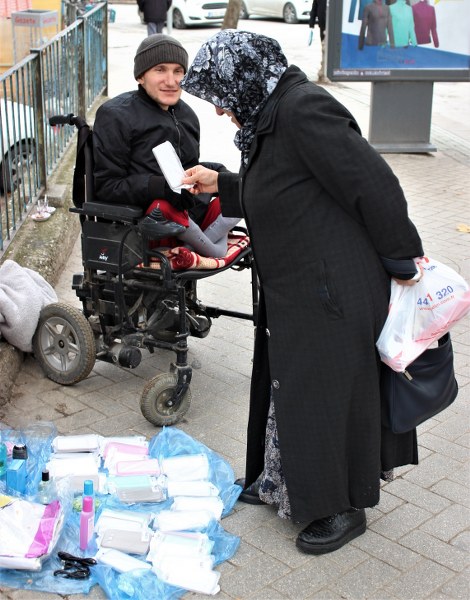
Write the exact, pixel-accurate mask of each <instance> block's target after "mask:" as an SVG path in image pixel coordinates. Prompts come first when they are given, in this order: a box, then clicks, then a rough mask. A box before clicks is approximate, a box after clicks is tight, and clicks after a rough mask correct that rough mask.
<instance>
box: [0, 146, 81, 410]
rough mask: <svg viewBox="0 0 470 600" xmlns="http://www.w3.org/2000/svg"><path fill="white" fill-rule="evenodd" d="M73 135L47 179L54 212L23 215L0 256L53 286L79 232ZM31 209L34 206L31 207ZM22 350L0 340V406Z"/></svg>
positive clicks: (8, 389) (13, 377)
mask: <svg viewBox="0 0 470 600" xmlns="http://www.w3.org/2000/svg"><path fill="white" fill-rule="evenodd" d="M75 146H76V138H75V137H74V138H72V141H71V143H70V145H69V147H68V148H67V150H66V151H65V153H64V157H63V159H62V161H61V163H60V165H59V167H58V169H57V171H56V172H55V173H54V174H53V176H51V178H50V180H49V181H48V189H47V194H48V198H49V204H50V205H51V206H55V207H56V209H57V210H56V212H55V213H54V215H53V216H52V217H51V218H50V219H49V220H48V221H45V222H44V223H38V222H35V221H33V220H32V219H30V218H29V215H28V216H26V218H25V221H24V222H23V223H22V225H21V227H20V229H19V230H18V232H17V234H16V235H15V237H14V238H13V240H12V242H11V244H10V245H9V247H8V248H7V250H6V252H5V254H4V255H3V257H2V261H1V262H3V261H4V260H7V259H9V260H14V261H15V262H16V263H18V264H19V265H20V266H22V267H27V268H28V269H32V270H34V271H36V272H38V273H39V274H40V275H42V277H44V279H45V280H46V281H47V282H48V283H50V284H51V285H52V287H55V285H56V284H57V281H58V279H59V277H60V274H61V272H62V270H63V268H64V266H65V264H66V263H67V260H68V258H69V256H70V253H71V251H72V248H73V246H74V244H75V242H76V240H77V236H78V235H79V233H80V223H79V220H78V218H77V215H75V214H73V213H70V212H69V208H70V207H71V206H72V205H73V203H72V183H71V182H72V174H73V168H74V166H75V152H76V148H75ZM33 210H34V209H33ZM24 357H25V354H24V353H23V352H21V351H20V350H18V349H17V348H15V347H14V346H11V345H10V344H9V343H8V342H6V341H4V340H2V341H0V407H1V406H3V405H4V404H6V403H7V402H8V401H9V399H10V397H11V392H12V389H13V386H14V384H15V381H16V377H17V375H18V373H19V371H20V369H21V365H22V363H23V360H24Z"/></svg>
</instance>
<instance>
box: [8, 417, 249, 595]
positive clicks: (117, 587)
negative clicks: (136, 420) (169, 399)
mask: <svg viewBox="0 0 470 600" xmlns="http://www.w3.org/2000/svg"><path fill="white" fill-rule="evenodd" d="M1 435H2V440H3V441H5V440H6V441H11V442H13V443H16V442H22V443H25V444H26V445H27V447H28V450H29V455H28V483H27V495H28V496H30V498H32V497H34V495H35V493H36V490H37V486H38V483H39V479H40V477H41V471H42V469H43V468H44V466H45V464H46V463H47V462H48V460H49V457H50V454H51V450H52V441H53V439H54V437H55V436H56V435H57V432H56V430H55V428H54V426H53V425H52V424H50V423H38V424H35V425H34V426H33V427H31V428H29V429H28V430H25V431H22V432H17V431H10V430H2V432H1ZM149 454H150V456H151V457H153V458H158V459H160V460H161V459H162V458H169V457H172V456H179V455H185V454H205V455H206V456H207V458H208V461H209V466H210V480H211V481H212V483H214V484H215V485H216V486H217V487H218V489H219V490H220V497H221V499H222V501H223V504H224V511H223V515H222V516H226V515H227V514H229V513H230V512H231V511H232V509H233V506H234V504H235V502H236V500H237V498H238V496H239V494H240V492H241V488H240V486H238V485H235V484H234V483H233V481H234V474H233V470H232V468H231V467H230V465H229V464H228V463H227V461H225V460H224V459H223V458H221V457H220V456H219V455H217V454H216V453H215V452H214V451H213V450H211V449H210V448H208V447H207V446H205V445H204V444H202V443H200V442H198V441H197V440H194V439H193V438H191V437H190V436H189V435H187V434H186V433H184V432H182V431H180V430H179V429H176V428H172V427H164V428H163V430H162V431H161V432H160V433H159V434H158V435H157V436H155V437H154V438H152V440H151V441H150V444H149ZM1 486H2V482H1V481H0V492H2V487H1ZM3 491H5V490H4V489H3ZM65 493H66V492H64V494H65ZM99 499H100V503H99V508H98V509H97V512H96V518H99V515H100V513H101V511H102V510H103V509H104V508H113V509H118V510H131V511H139V512H146V513H147V512H152V513H157V512H159V511H160V510H164V509H168V508H169V507H170V506H171V503H172V499H171V498H170V499H168V500H167V501H165V502H161V503H158V504H150V503H142V504H134V505H128V504H123V503H121V502H120V501H119V500H118V499H117V498H116V497H115V496H100V497H99ZM72 500H73V498H72V496H71V493H70V497H68V498H67V501H68V504H69V507H68V510H67V513H66V522H65V525H64V528H63V531H62V533H61V536H60V537H59V540H58V542H57V545H56V548H55V551H54V553H53V554H52V555H51V556H50V557H49V558H48V559H47V560H45V561H44V563H43V567H42V570H41V571H39V572H32V571H22V570H15V569H1V568H0V585H4V586H7V587H11V588H20V589H27V590H35V591H42V592H49V593H56V594H64V595H70V594H86V593H88V592H89V591H90V589H91V588H92V587H93V586H94V585H95V584H98V585H100V587H102V589H103V590H104V592H105V593H106V595H107V596H108V597H109V598H110V599H111V600H130V599H131V598H132V600H148V599H149V598H158V600H174V599H176V598H180V597H181V596H182V595H184V594H186V593H187V590H185V589H182V588H176V587H174V586H170V585H168V584H166V583H164V582H162V581H161V580H159V579H158V578H157V576H156V575H155V574H154V573H153V572H151V571H132V572H129V573H121V574H120V573H118V572H117V571H115V570H114V569H112V568H110V567H108V566H106V565H96V566H94V567H91V576H90V578H89V579H86V580H73V579H64V578H60V577H55V576H54V571H55V570H57V569H60V568H61V567H62V563H61V561H60V560H59V558H58V557H57V552H58V551H65V552H68V553H69V554H72V555H75V556H94V554H95V553H96V551H97V547H96V544H95V542H94V541H93V542H92V545H90V546H89V548H88V549H87V552H86V553H83V552H82V551H80V549H79V546H78V541H79V514H78V513H77V512H74V511H73V510H72V504H73V502H72ZM62 501H64V502H65V501H66V498H65V496H64V497H63V498H62ZM204 532H205V533H207V535H208V536H209V537H210V538H211V540H213V541H214V547H213V550H212V554H213V556H214V558H215V564H216V565H218V564H220V563H222V562H224V561H225V560H228V559H229V558H231V557H232V556H233V554H234V553H235V552H236V550H237V548H238V546H239V543H240V540H239V538H238V537H237V536H234V535H232V534H230V533H228V532H226V531H225V530H224V529H223V527H222V526H221V525H220V523H218V522H217V521H215V520H214V521H211V523H210V524H209V526H208V527H207V528H206V529H205V530H204ZM139 558H142V557H139Z"/></svg>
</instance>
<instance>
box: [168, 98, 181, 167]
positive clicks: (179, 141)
mask: <svg viewBox="0 0 470 600" xmlns="http://www.w3.org/2000/svg"><path fill="white" fill-rule="evenodd" d="M169 112H170V115H171V118H172V119H173V122H174V124H175V128H176V132H177V133H178V147H177V148H176V151H177V153H178V156H179V157H180V159H181V131H180V129H179V122H178V119H177V118H176V115H175V110H174V108H173V107H172V108H170V109H169Z"/></svg>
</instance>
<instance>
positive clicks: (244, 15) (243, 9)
mask: <svg viewBox="0 0 470 600" xmlns="http://www.w3.org/2000/svg"><path fill="white" fill-rule="evenodd" d="M249 18H250V15H249V14H248V9H247V8H246V4H245V3H244V2H242V3H241V6H240V19H249Z"/></svg>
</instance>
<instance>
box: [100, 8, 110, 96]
mask: <svg viewBox="0 0 470 600" xmlns="http://www.w3.org/2000/svg"><path fill="white" fill-rule="evenodd" d="M108 24H109V19H108V3H107V2H106V5H105V11H104V20H103V32H102V33H103V36H102V43H103V46H102V53H103V56H104V64H105V65H106V68H105V70H104V81H103V83H104V89H103V95H104V96H107V95H108V72H109V68H108Z"/></svg>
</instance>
